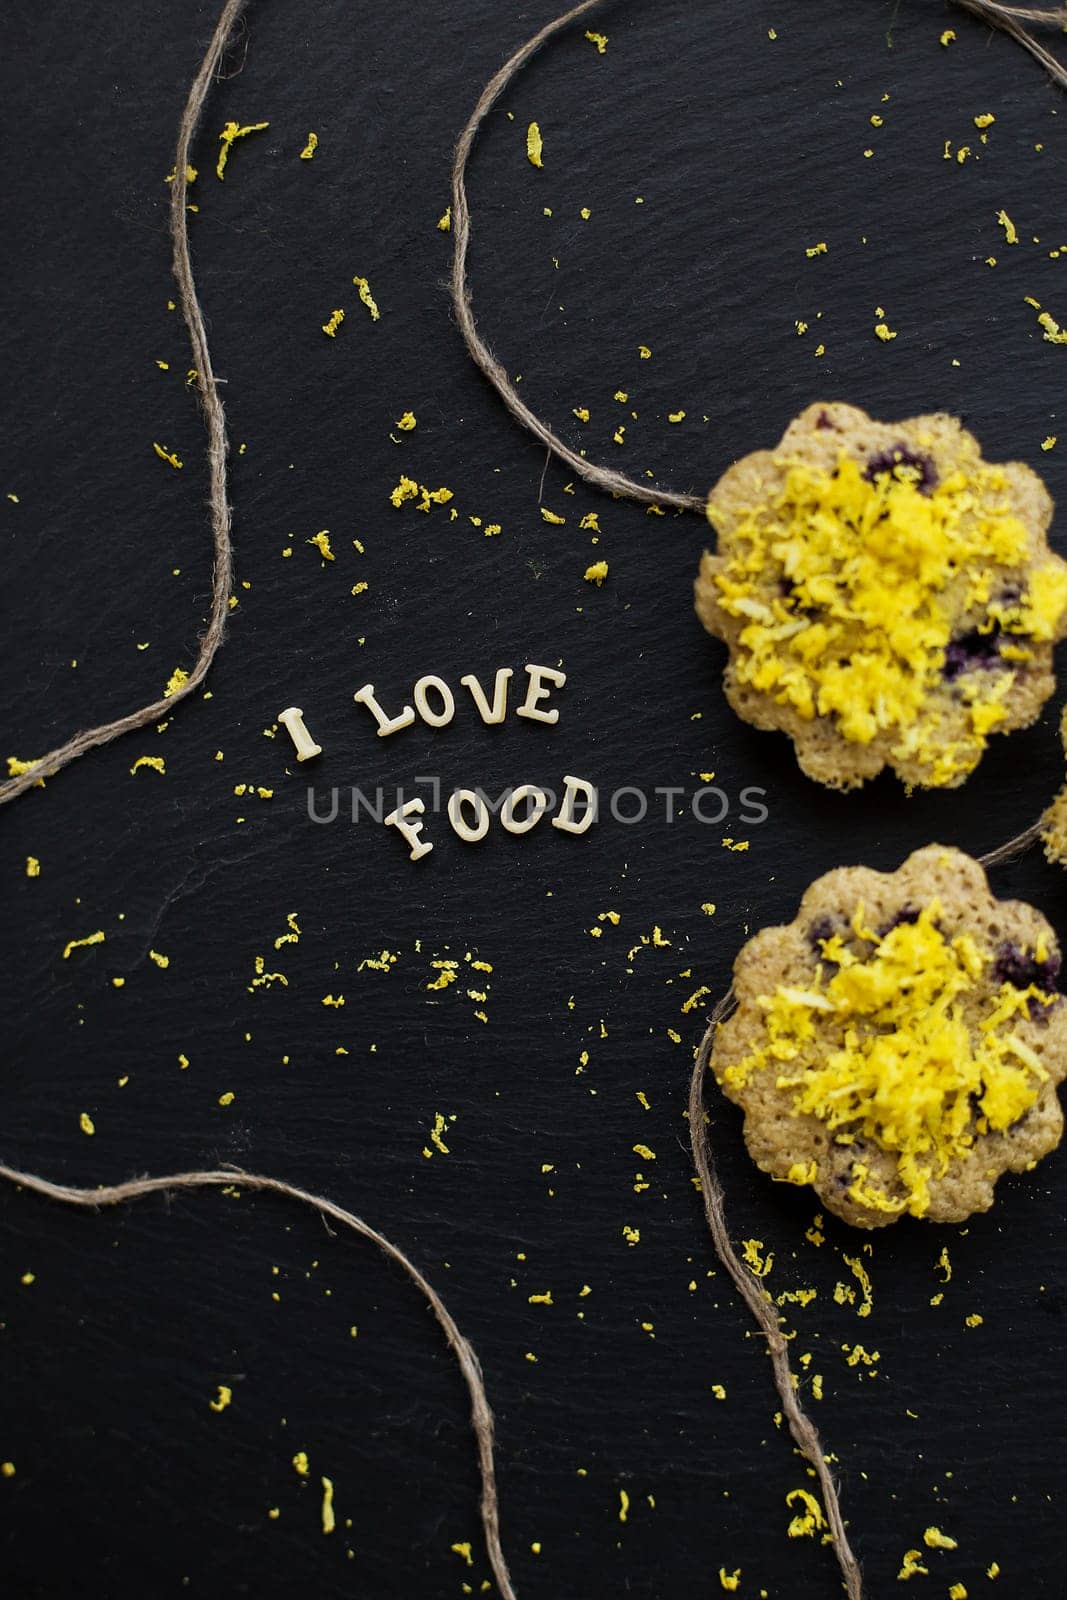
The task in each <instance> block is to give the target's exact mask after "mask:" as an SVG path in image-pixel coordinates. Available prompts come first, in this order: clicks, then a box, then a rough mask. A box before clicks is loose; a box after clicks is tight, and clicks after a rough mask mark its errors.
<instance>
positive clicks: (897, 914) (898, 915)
mask: <svg viewBox="0 0 1067 1600" xmlns="http://www.w3.org/2000/svg"><path fill="white" fill-rule="evenodd" d="M921 914H922V913H921V912H920V910H919V907H918V906H913V905H906V906H901V908H900V910H899V911H894V913H893V915H892V916H891V917H890V918H889V919H888V921H886V922H883V923H882V924H881V926H880V927H879V929H878V937H879V939H884V938H885V936H886V934H887V933H892V931H893V929H894V928H899V927H901V926H903V924H904V923H909V924H911V923H914V922H918V920H919V917H920V916H921Z"/></svg>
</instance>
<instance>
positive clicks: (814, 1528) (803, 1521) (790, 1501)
mask: <svg viewBox="0 0 1067 1600" xmlns="http://www.w3.org/2000/svg"><path fill="white" fill-rule="evenodd" d="M798 1501H799V1503H800V1504H801V1505H802V1506H803V1507H804V1510H803V1511H802V1512H800V1513H798V1515H797V1516H795V1517H794V1518H793V1520H792V1522H791V1523H790V1524H789V1527H788V1529H787V1530H786V1531H787V1532H788V1534H789V1537H790V1538H791V1539H812V1538H814V1536H815V1534H816V1533H818V1532H821V1530H822V1529H823V1528H825V1526H826V1518H825V1517H824V1516H823V1514H822V1506H821V1505H820V1504H819V1502H818V1501H817V1500H816V1498H815V1496H814V1495H813V1494H809V1493H808V1491H807V1489H790V1491H789V1493H788V1494H787V1495H786V1497H785V1503H786V1505H787V1506H788V1507H789V1508H790V1510H792V1508H793V1506H794V1505H795V1504H796V1503H797V1502H798Z"/></svg>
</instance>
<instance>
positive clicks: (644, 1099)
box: [634, 1089, 652, 1111]
mask: <svg viewBox="0 0 1067 1600" xmlns="http://www.w3.org/2000/svg"><path fill="white" fill-rule="evenodd" d="M634 1094H635V1096H636V1098H637V1101H638V1103H639V1104H640V1105H642V1106H644V1108H645V1110H646V1111H651V1110H652V1107H651V1106H650V1105H649V1103H648V1095H647V1094H646V1093H645V1091H644V1090H643V1089H635V1090H634Z"/></svg>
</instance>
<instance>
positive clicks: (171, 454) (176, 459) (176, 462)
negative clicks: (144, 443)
mask: <svg viewBox="0 0 1067 1600" xmlns="http://www.w3.org/2000/svg"><path fill="white" fill-rule="evenodd" d="M152 449H153V450H154V451H155V452H156V455H157V456H158V457H159V459H160V461H166V462H168V463H169V465H170V466H172V467H174V468H175V470H176V471H180V470H181V468H182V467H183V466H184V465H185V463H184V461H182V459H181V457H180V456H179V455H177V453H176V452H175V451H173V450H164V448H163V446H162V445H161V444H157V443H156V441H155V439H153V440H152Z"/></svg>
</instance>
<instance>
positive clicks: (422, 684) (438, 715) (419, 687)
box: [414, 672, 456, 728]
mask: <svg viewBox="0 0 1067 1600" xmlns="http://www.w3.org/2000/svg"><path fill="white" fill-rule="evenodd" d="M430 689H433V690H435V691H436V693H437V694H439V695H440V696H441V709H440V711H433V710H431V708H430V704H429V701H428V700H427V698H426V696H427V693H428V691H429V690H430ZM414 699H415V709H416V711H417V712H418V713H419V716H420V717H421V718H422V720H423V722H428V723H429V724H430V727H431V728H444V727H446V726H447V725H448V723H450V722H451V721H452V718H453V717H454V716H455V714H456V701H455V698H454V696H453V694H452V690H451V689H450V688H449V687H448V684H447V683H446V682H445V680H444V679H443V678H439V677H438V676H437V675H436V673H433V672H428V673H427V674H426V676H425V677H424V678H420V679H419V681H418V683H417V684H416V685H415V689H414Z"/></svg>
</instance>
